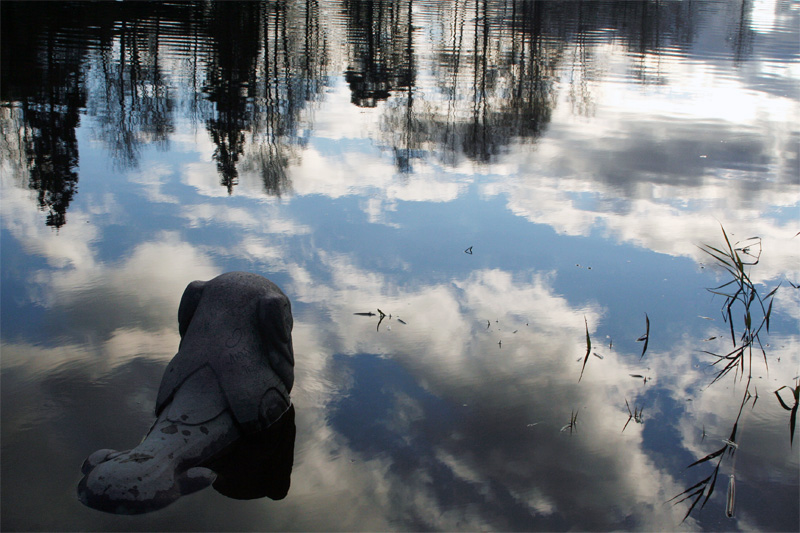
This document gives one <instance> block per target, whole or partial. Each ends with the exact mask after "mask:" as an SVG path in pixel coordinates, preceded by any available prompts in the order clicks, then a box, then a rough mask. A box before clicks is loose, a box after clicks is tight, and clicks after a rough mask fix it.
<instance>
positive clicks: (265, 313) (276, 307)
mask: <svg viewBox="0 0 800 533" xmlns="http://www.w3.org/2000/svg"><path fill="white" fill-rule="evenodd" d="M258 322H259V324H258V325H259V328H258V329H259V332H260V333H261V339H262V341H263V343H264V348H265V350H266V352H267V353H266V355H267V357H268V360H269V364H270V366H271V367H272V370H274V371H275V373H276V374H278V377H280V378H281V380H282V381H283V384H284V385H285V386H286V390H287V391H291V390H292V384H293V383H294V350H293V349H292V325H293V320H292V306H291V304H290V303H289V298H287V297H286V296H285V295H284V294H283V293H282V292H279V291H278V292H275V293H270V294H266V295H264V296H263V297H262V298H261V301H260V302H259V305H258Z"/></svg>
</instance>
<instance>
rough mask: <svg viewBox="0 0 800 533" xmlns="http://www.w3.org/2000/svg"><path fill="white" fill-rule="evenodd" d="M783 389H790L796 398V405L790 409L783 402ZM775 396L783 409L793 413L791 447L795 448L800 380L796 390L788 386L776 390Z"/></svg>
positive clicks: (799, 401) (791, 415)
mask: <svg viewBox="0 0 800 533" xmlns="http://www.w3.org/2000/svg"><path fill="white" fill-rule="evenodd" d="M783 389H789V390H790V391H791V392H792V395H793V396H794V405H793V406H792V407H789V405H788V404H787V403H786V402H784V401H783V398H781V394H780V392H781V391H782V390H783ZM775 396H777V397H778V401H779V402H780V404H781V407H783V408H784V409H786V410H787V411H791V414H790V415H789V443H790V444H791V446H794V428H795V427H796V423H797V407H798V406H800V380H798V381H797V383H795V387H794V389H793V388H791V387H789V386H788V385H784V386H783V387H781V388H780V389H778V390H776V391H775Z"/></svg>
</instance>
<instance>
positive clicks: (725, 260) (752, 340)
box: [669, 227, 800, 521]
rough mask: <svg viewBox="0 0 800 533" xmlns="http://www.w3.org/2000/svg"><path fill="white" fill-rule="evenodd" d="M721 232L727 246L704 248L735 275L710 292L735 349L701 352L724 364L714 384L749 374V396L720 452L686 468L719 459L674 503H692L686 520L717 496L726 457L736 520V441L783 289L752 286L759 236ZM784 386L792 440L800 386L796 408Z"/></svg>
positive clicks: (730, 508) (730, 509)
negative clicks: (756, 355)
mask: <svg viewBox="0 0 800 533" xmlns="http://www.w3.org/2000/svg"><path fill="white" fill-rule="evenodd" d="M721 229H722V235H723V237H724V239H725V246H724V247H720V248H717V247H714V246H711V245H708V244H706V245H702V246H701V247H700V249H701V250H703V251H704V252H705V253H707V254H708V255H710V256H711V257H713V258H714V260H715V261H716V262H717V264H718V265H719V266H721V267H722V268H723V269H724V270H725V271H726V272H727V273H728V274H729V275H730V277H731V279H730V280H729V281H727V282H726V283H723V284H722V285H719V286H717V287H714V288H710V289H708V291H709V292H711V293H712V294H715V295H718V296H722V297H723V298H724V302H723V305H722V316H723V319H724V320H725V322H726V324H728V327H729V329H730V334H731V342H732V343H733V348H732V349H731V350H730V351H728V352H727V353H725V354H718V353H715V352H711V351H709V350H702V352H703V353H706V354H709V355H711V356H712V357H714V359H715V360H714V362H713V363H711V365H712V366H715V367H716V366H717V365H719V367H718V370H717V372H716V375H715V376H714V378H713V379H712V380H711V383H710V384H709V386H710V385H713V384H714V383H716V382H717V381H719V380H720V379H722V378H723V377H725V376H726V375H728V374H729V373H730V371H731V370H733V371H734V374H738V375H739V379H740V380H742V379H744V377H745V376H746V377H747V381H746V384H745V388H744V395H743V397H742V401H741V404H740V405H739V412H738V414H737V416H736V419H735V421H734V424H733V429H732V430H731V433H730V436H729V437H728V438H727V439H724V440H723V441H722V442H723V444H724V445H723V446H722V447H721V448H719V449H718V450H716V451H714V452H711V453H709V454H708V455H706V456H705V457H703V458H701V459H698V460H697V461H695V462H693V463H692V464H690V465H689V466H688V467H687V468H692V467H694V466H697V465H700V464H703V463H706V462H710V461H712V460H714V459H716V460H717V463H716V465H715V467H714V470H713V471H712V473H711V474H710V475H709V476H708V477H706V478H704V479H702V480H701V481H699V482H698V483H696V484H694V485H692V486H691V487H689V488H688V489H686V490H685V491H683V492H681V493H680V494H678V495H677V496H675V497H674V498H672V499H671V500H669V501H673V500H676V499H677V498H681V496H683V497H682V498H681V499H680V500H678V501H676V502H675V503H676V504H678V503H681V502H683V501H686V500H692V504H691V506H690V507H689V510H688V511H687V512H686V515H685V516H684V518H683V520H684V521H685V520H686V519H687V518H688V517H689V515H690V514H691V513H692V511H693V510H694V509H695V507H696V506H697V504H698V503H700V502H701V501H702V504H701V505H700V508H702V507H704V506H705V504H706V503H707V502H708V500H709V498H710V497H711V495H712V494H713V492H714V488H715V486H716V483H717V478H718V475H719V471H720V467H721V466H722V461H723V459H725V458H726V457H728V458H733V463H732V466H731V474H730V479H729V482H728V492H727V496H726V508H725V514H726V516H728V517H729V518H730V517H733V513H734V507H735V503H736V501H735V500H736V484H735V477H734V470H735V464H736V460H735V453H736V451H737V450H738V448H739V446H738V444H737V440H736V439H737V431H738V430H739V422H740V421H741V418H742V413H743V411H744V407H745V405H746V404H747V403H748V402H749V401H751V400H752V402H753V403H752V406H751V408H754V407H755V405H756V402H757V401H758V390H757V389H756V388H755V387H753V391H754V393H753V392H751V389H750V385H751V379H752V365H753V350H754V349H755V350H756V351H757V352H758V351H760V352H761V355H762V357H763V359H764V365H765V366H766V367H767V368H769V366H768V362H767V353H766V350H765V349H764V344H763V343H762V342H761V337H760V336H761V334H762V332H767V333H768V332H769V320H770V315H771V314H772V302H773V298H774V296H775V293H776V292H777V290H778V288H779V287H780V284H778V286H776V287H775V288H774V289H772V290H771V291H769V292H768V293H767V295H766V296H764V297H763V298H762V296H761V295H760V294H759V293H758V290H757V289H756V285H755V284H754V283H753V281H752V279H751V278H750V275H749V274H748V272H747V270H748V268H750V267H752V266H755V265H757V264H758V262H759V260H760V258H761V252H762V247H761V239H760V238H759V237H750V238H748V239H745V240H744V241H739V242H736V243H734V244H731V241H730V239H729V238H728V234H727V232H726V231H725V228H724V227H721ZM739 316H741V317H742V318H741V319H740V320H737V317H739ZM701 318H707V317H701ZM737 330H739V331H741V333H740V334H739V335H738V336H737V334H736V332H737ZM715 338H716V337H711V338H708V339H704V341H703V342H708V341H711V340H714V339H715ZM783 388H789V387H781V388H780V389H778V390H776V391H775V395H776V396H777V397H778V400H779V401H780V403H781V405H782V406H783V407H784V408H785V409H787V410H790V411H792V417H791V420H790V430H791V434H792V437H793V436H794V423H795V418H796V414H797V403H798V402H797V397H798V395H799V394H800V386H798V388H796V389H795V391H794V394H795V399H796V401H795V406H794V408H790V407H789V406H788V405H786V403H785V402H784V401H783V399H782V398H781V396H780V394H779V391H780V390H782V389H783ZM703 438H704V439H705V427H704V428H703Z"/></svg>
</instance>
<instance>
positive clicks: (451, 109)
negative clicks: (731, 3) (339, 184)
mask: <svg viewBox="0 0 800 533" xmlns="http://www.w3.org/2000/svg"><path fill="white" fill-rule="evenodd" d="M0 9H2V85H1V86H0V87H1V90H2V94H1V95H0V99H2V101H3V102H5V104H4V105H6V106H7V107H8V108H14V109H15V112H13V113H3V114H2V121H3V131H4V132H5V134H4V135H5V136H7V135H8V132H19V137H20V142H19V143H16V144H14V143H9V142H7V141H6V142H4V148H3V149H4V155H3V157H4V159H7V160H12V159H15V160H21V161H23V162H24V166H25V167H26V168H25V172H26V173H27V177H26V178H25V179H26V181H27V186H29V187H30V188H31V189H33V190H36V191H37V194H38V199H39V206H40V208H41V209H42V210H44V211H46V213H47V222H46V223H47V224H48V225H50V226H53V227H56V228H58V227H61V226H62V225H63V224H64V223H65V222H66V211H67V209H68V207H69V204H70V202H71V200H72V198H73V196H74V194H75V193H76V191H77V186H78V166H79V153H78V142H77V138H76V129H77V127H78V125H79V122H80V118H81V116H82V115H88V116H90V117H92V124H93V126H94V131H93V135H94V136H95V137H96V138H97V139H99V140H100V141H102V143H103V144H104V146H105V147H106V149H107V151H108V153H109V154H110V158H111V160H112V161H113V162H114V165H115V167H116V168H117V169H132V168H136V167H137V165H138V162H139V158H140V157H141V152H142V150H143V148H144V147H145V146H151V145H155V146H156V147H159V148H161V149H165V150H166V149H168V148H169V146H168V143H169V140H170V137H171V135H172V134H173V133H174V132H175V131H177V128H178V125H177V124H178V122H180V121H189V122H190V123H192V124H196V125H202V127H203V128H204V129H205V131H206V132H207V134H208V136H209V138H210V139H211V141H212V142H213V144H214V154H213V159H214V162H215V164H216V168H217V172H218V174H219V180H220V184H221V186H223V187H225V189H226V190H227V191H228V192H229V193H232V192H233V190H234V189H235V187H236V185H237V184H238V183H239V177H240V173H241V172H249V173H255V174H256V175H258V176H259V177H260V179H261V182H262V183H263V189H264V191H265V193H266V194H270V195H281V194H284V193H286V192H288V191H290V190H291V183H290V177H289V173H288V168H289V166H290V164H291V163H292V162H293V161H297V159H298V158H299V154H300V153H301V149H302V147H303V146H304V145H305V143H306V142H307V140H308V138H309V135H310V131H311V129H312V126H311V123H310V119H309V116H310V114H309V113H306V111H307V110H309V109H312V108H313V106H312V105H311V104H312V103H313V102H315V101H318V100H320V99H321V97H322V95H323V94H324V91H323V89H324V87H325V85H326V84H327V81H328V76H331V75H342V76H344V79H345V81H346V82H347V84H348V87H349V89H350V92H351V102H352V104H354V105H356V106H360V107H378V106H383V109H382V115H381V116H382V118H381V131H382V137H381V138H380V139H379V142H381V143H382V144H383V145H385V146H386V147H388V148H389V149H390V150H391V153H392V154H393V155H394V160H395V164H396V166H397V168H398V171H399V172H400V173H401V174H408V173H411V172H413V163H414V160H418V159H428V158H435V159H436V160H438V162H439V163H441V164H445V165H454V164H457V163H458V162H459V161H460V160H461V159H463V158H467V159H468V160H472V161H475V162H479V163H486V162H489V161H491V160H492V159H493V158H494V157H495V156H497V155H498V154H499V153H502V151H503V150H505V149H507V148H508V147H509V146H511V145H513V144H514V143H531V142H535V140H536V139H537V138H538V137H539V136H541V135H542V133H543V132H544V131H545V129H546V128H547V125H548V124H549V122H550V120H551V116H552V111H553V109H554V106H555V103H556V100H557V96H558V94H557V93H558V91H559V90H567V91H569V93H568V95H567V96H568V98H567V100H568V101H569V102H571V104H572V106H573V110H574V111H575V112H578V113H586V114H590V113H591V109H592V95H591V89H590V87H591V84H590V83H588V81H589V80H591V79H592V77H593V75H594V73H593V68H594V67H593V65H594V62H593V58H592V50H593V46H594V45H595V44H597V43H598V42H609V41H613V42H617V43H621V44H623V45H624V46H626V47H627V49H628V51H629V53H630V54H631V56H632V57H634V58H639V59H640V62H639V64H637V66H635V67H634V68H635V69H636V72H635V73H634V75H635V76H636V77H638V79H640V80H641V81H642V82H643V83H660V81H661V80H660V79H659V76H658V73H657V72H653V71H652V68H648V67H647V66H646V65H645V58H646V57H647V56H650V55H657V54H659V53H661V51H663V50H666V49H669V51H670V53H672V54H674V53H681V51H686V50H687V49H688V46H689V44H691V42H692V41H693V39H694V36H695V33H696V27H697V26H698V25H699V23H700V22H699V21H700V20H701V19H702V17H703V16H704V14H705V12H704V11H703V8H702V4H698V3H690V2H677V1H672V2H669V1H668V2H663V1H661V2H649V1H642V2H626V1H621V2H592V1H586V2H569V3H561V2H531V1H526V0H451V1H449V2H421V1H415V0H380V1H360V0H339V1H332V2H319V1H318V0H304V1H299V2H289V1H288V0H276V1H270V2H210V3H208V2H176V3H170V2H133V3H127V2H126V3H117V2H115V3H108V2H101V3H86V2H52V3H33V2H30V3H28V2H8V1H7V2H2V4H1V7H0ZM749 13H750V6H749V2H748V1H747V0H742V3H741V5H740V6H738V8H737V9H729V10H728V11H727V13H726V16H728V17H730V19H731V21H729V22H730V23H729V27H732V28H734V29H733V30H732V31H733V32H734V33H735V39H732V46H734V47H735V54H736V57H737V58H741V57H743V56H744V55H745V54H746V53H747V51H748V50H749V43H750V41H751V40H752V36H750V35H748V32H749V31H750V30H748V29H747V28H749V26H748V24H747V23H746V20H747V17H749ZM421 15H424V16H426V17H427V20H433V21H434V24H433V27H432V29H430V30H429V31H428V33H424V34H423V33H422V32H421V31H420V29H421V27H422V26H421V24H420V21H419V20H416V19H417V18H419V17H420V16H421ZM737 17H738V19H737ZM733 19H737V20H733ZM337 27H342V29H343V30H344V32H345V35H346V43H343V46H341V47H339V46H336V47H334V46H331V44H330V43H329V39H330V37H329V36H330V35H331V34H332V30H333V29H335V28H337ZM425 54H427V55H428V56H430V57H431V59H430V60H428V59H426V60H425V61H421V60H420V57H422V55H425ZM428 56H426V57H428ZM565 67H568V68H570V69H572V73H573V75H572V76H571V77H570V78H569V79H570V81H569V83H568V85H567V86H565V85H564V84H563V83H559V80H558V79H557V78H556V76H557V73H558V72H560V71H561V70H563V69H564V68H565ZM421 76H426V77H432V78H433V80H434V81H433V82H428V83H426V93H425V94H421V93H420V91H419V87H418V85H419V82H418V80H419V79H420V77H421ZM15 150H16V151H17V152H19V153H11V152H14V151H15Z"/></svg>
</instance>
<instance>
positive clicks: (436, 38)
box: [0, 0, 800, 531]
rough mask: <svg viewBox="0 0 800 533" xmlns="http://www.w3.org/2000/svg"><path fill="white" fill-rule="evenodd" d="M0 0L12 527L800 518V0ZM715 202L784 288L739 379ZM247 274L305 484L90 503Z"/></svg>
mask: <svg viewBox="0 0 800 533" xmlns="http://www.w3.org/2000/svg"><path fill="white" fill-rule="evenodd" d="M1 9H2V86H1V88H0V90H1V91H2V94H0V100H1V102H0V106H1V107H0V123H2V139H0V170H2V234H1V235H2V278H1V279H0V288H1V289H2V290H1V293H0V294H1V295H2V374H1V376H2V502H1V503H2V524H1V525H2V529H3V530H4V531H12V530H83V531H88V530H106V531H111V530H139V531H147V530H158V531H165V530H216V531H230V530H259V531H266V530H387V529H390V530H479V529H481V530H484V529H489V530H567V529H573V530H608V529H625V530H627V529H630V530H683V529H686V530H696V529H701V530H739V529H741V530H753V529H755V530H794V531H797V530H798V528H799V527H800V519H799V518H798V515H799V514H800V509H799V504H798V501H799V500H800V489H798V485H799V483H798V477H799V469H798V468H799V467H798V448H794V447H793V446H792V445H791V441H790V419H791V416H792V414H791V408H792V406H793V405H794V399H793V397H792V393H791V391H790V389H789V388H794V387H795V386H797V385H798V383H799V382H798V374H800V328H798V321H799V320H800V290H798V289H797V286H798V285H800V236H797V234H798V231H800V171H799V167H798V165H799V163H798V161H799V158H798V143H800V131H799V130H798V124H800V103H799V97H800V84H799V83H798V82H800V46H799V44H798V35H800V6H798V4H797V3H795V2H790V1H781V0H776V1H770V0H764V1H749V0H742V1H724V2H711V1H695V2H670V1H659V2H565V3H555V2H547V3H544V2H521V1H514V0H506V1H500V0H497V1H489V0H477V1H473V0H468V1H465V0H453V1H449V2H439V1H413V0H396V1H390V2H371V3H361V2H355V1H348V0H342V1H324V0H319V1H312V0H309V1H305V2H303V1H299V2H266V3H258V2H248V3H233V2H224V3H206V2H197V3H150V2H147V3H127V2H124V3H123V2H116V3H99V4H91V5H87V4H78V3H73V2H57V3H52V4H45V3H38V2H37V3H17V2H12V1H4V2H2V7H1ZM721 226H722V227H724V228H725V231H726V232H727V233H728V235H729V237H730V239H731V242H732V244H733V243H735V242H737V241H742V244H741V245H740V246H739V247H740V248H747V250H741V253H742V254H744V253H745V252H749V253H750V254H751V255H755V254H757V252H758V250H759V249H760V250H761V256H760V260H759V262H758V264H757V265H754V266H751V267H748V270H747V271H748V273H749V274H750V277H751V279H752V280H753V283H754V284H755V285H754V286H755V288H756V290H757V291H758V293H759V294H760V295H761V297H762V298H766V297H767V294H768V293H769V292H770V291H771V290H772V289H774V288H775V287H778V286H779V288H778V290H777V292H776V293H774V295H773V296H772V304H773V305H772V309H771V311H770V324H769V331H768V332H767V331H766V328H764V329H762V330H761V331H760V332H759V340H760V342H761V345H762V346H763V349H764V353H763V354H762V352H761V350H760V349H756V350H754V352H753V354H754V355H753V358H752V361H749V362H748V361H747V360H745V366H744V368H743V369H742V368H741V367H738V366H737V367H736V370H735V371H732V372H731V373H729V374H727V375H726V376H724V377H722V378H721V379H719V380H718V381H716V382H715V383H713V384H711V382H712V381H713V379H714V377H715V376H716V372H717V371H718V370H719V369H720V368H721V365H717V366H714V367H711V366H709V365H710V363H712V362H714V361H715V358H714V357H713V356H712V355H711V354H710V353H708V352H711V353H718V354H726V353H728V352H729V351H730V350H732V349H734V342H733V340H732V338H731V331H730V324H729V322H728V321H726V320H727V315H726V313H725V307H724V305H725V298H724V297H722V296H719V295H713V294H712V293H710V292H709V291H707V289H708V288H713V287H717V286H719V285H722V284H724V283H727V282H728V281H729V280H730V279H731V275H730V274H729V273H728V272H726V271H725V270H723V269H722V268H719V267H718V266H717V265H716V263H715V261H714V260H713V259H712V258H711V257H710V256H708V255H706V254H705V253H704V252H703V251H702V250H701V249H700V246H701V245H703V244H710V245H712V246H715V247H718V248H721V247H725V246H726V244H725V240H724V237H723V233H722V229H721ZM754 236H758V237H760V240H759V241H756V240H751V241H744V239H747V238H749V237H754ZM231 270H247V271H252V272H257V273H261V274H264V275H266V276H267V277H269V278H270V279H272V280H273V281H275V282H276V283H277V284H278V285H279V286H281V287H282V288H283V290H284V291H285V292H286V293H287V295H288V296H289V297H290V298H291V300H292V305H293V310H294V317H295V327H294V346H295V354H296V361H297V367H296V385H295V388H294V391H293V394H292V397H293V400H294V404H295V407H296V424H297V437H296V441H295V447H294V458H293V470H292V477H291V488H290V490H289V493H288V495H287V496H286V498H284V499H282V500H278V501H273V500H270V499H257V500H249V501H240V500H234V499H230V498H227V497H225V496H223V495H221V494H219V493H217V492H216V491H215V490H213V489H210V488H209V489H206V490H204V491H202V492H199V493H196V494H194V495H191V496H187V497H185V498H183V499H182V500H180V501H178V502H177V503H175V504H173V505H172V506H170V507H168V508H166V509H164V510H162V511H159V512H156V513H152V514H149V515H143V516H135V517H128V516H115V515H110V514H104V513H100V512H97V511H94V510H92V509H89V508H86V507H84V506H83V505H82V504H81V503H80V502H79V501H78V499H77V496H76V485H77V482H78V480H79V479H80V466H81V463H82V461H83V460H84V458H85V457H86V456H87V455H89V454H90V453H91V452H93V451H95V450H97V449H99V448H116V449H128V448H131V447H133V446H134V445H136V444H137V443H138V442H139V440H140V439H141V437H142V436H143V435H144V434H145V432H146V431H147V429H148V428H149V426H150V424H151V422H152V420H153V415H152V409H153V406H154V402H155V395H156V391H157V388H158V384H159V381H160V378H161V374H162V372H163V370H164V367H165V366H166V364H167V363H168V361H169V360H170V359H171V357H172V356H173V355H174V353H175V352H176V350H177V346H178V339H179V337H178V328H177V320H176V316H177V308H178V303H179V299H180V295H181V293H182V291H183V289H184V287H185V286H186V284H187V283H189V282H190V281H192V280H196V279H203V280H205V279H210V278H211V277H213V276H215V275H217V274H219V273H222V272H225V271H231ZM728 288H730V286H729V287H728ZM378 309H380V310H381V311H382V312H383V313H385V315H386V316H385V317H384V318H383V319H382V320H381V317H380V314H378ZM366 312H373V313H375V315H374V316H363V315H357V314H355V313H366ZM753 312H754V314H755V315H757V316H755V318H753V319H752V320H754V321H758V320H761V318H763V314H764V313H763V311H761V310H759V309H757V307H756V306H755V305H754V306H753ZM743 314H744V311H743V309H742V308H741V307H738V306H737V307H734V308H733V314H732V318H733V326H734V330H735V331H734V339H735V340H736V342H737V343H740V335H741V334H742V333H743V332H746V328H745V325H744V319H743V318H742V317H743ZM648 321H649V323H648ZM648 324H649V326H648ZM752 327H753V328H754V327H755V324H753V326H752ZM645 336H646V338H647V348H646V350H645V353H644V355H642V352H643V349H644V347H645V346H644V345H645V341H644V340H641V341H637V339H642V338H643V337H645ZM587 337H588V339H589V341H590V342H591V348H590V350H589V352H590V353H589V354H588V359H587V358H586V355H587ZM738 345H740V344H738ZM722 364H724V362H723V363H722ZM742 370H744V379H741V378H742ZM581 374H582V376H581ZM748 374H752V379H751V380H750V382H749V383H748V380H747V375H748ZM579 378H580V379H579ZM784 386H786V387H789V388H784V389H780V388H781V387H784ZM779 389H780V391H779V394H780V395H781V397H782V398H783V401H784V402H785V403H786V404H788V405H787V406H786V408H785V407H784V406H782V405H781V402H780V401H779V400H778V397H776V394H775V391H776V390H779ZM743 401H744V404H743ZM740 407H741V411H740ZM734 427H735V428H736V431H735V433H732V431H733V429H734ZM795 437H796V436H795ZM725 440H728V441H731V442H734V443H735V444H736V446H738V448H736V447H734V446H733V444H727V443H726V442H724V441H725ZM795 440H799V441H800V439H798V438H797V437H796V438H795ZM718 450H723V451H724V452H723V453H721V454H718V455H715V456H714V457H713V458H712V459H710V460H708V461H705V462H701V463H700V464H698V465H695V466H692V467H691V468H687V466H688V465H690V464H691V463H693V462H694V461H697V460H698V459H702V458H703V457H706V456H708V455H709V454H714V453H715V452H717V451H718ZM734 452H735V453H734ZM714 476H716V477H714ZM731 476H733V479H734V480H735V488H736V493H735V495H736V497H735V500H734V501H733V502H732V503H733V504H734V505H735V510H734V513H733V517H732V518H729V517H727V516H726V491H727V489H728V485H729V480H730V479H731ZM714 479H716V483H715V488H714V490H713V493H711V495H710V497H709V498H708V499H707V501H706V503H705V505H704V506H702V504H703V501H704V500H705V497H706V495H708V492H709V490H710V488H711V481H713V480H714ZM704 480H705V481H706V483H705V484H704V483H703V481H704ZM693 486H694V487H695V488H694V489H691V490H689V491H688V492H686V493H685V494H683V496H680V497H678V498H676V499H674V500H672V501H669V500H670V499H672V498H674V497H675V496H678V495H680V494H681V493H684V491H686V490H687V489H690V488H691V487H693ZM698 491H703V492H698ZM698 495H699V496H698ZM684 496H690V497H689V498H688V499H686V500H685V501H682V502H679V500H680V499H681V498H683V497H684ZM698 497H699V498H701V500H700V501H699V503H698V504H697V506H696V507H694V509H692V510H691V512H690V513H689V514H688V516H687V512H688V511H689V510H690V506H691V504H692V502H693V501H695V499H696V498H698ZM701 506H702V507H701ZM684 518H685V520H684Z"/></svg>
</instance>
